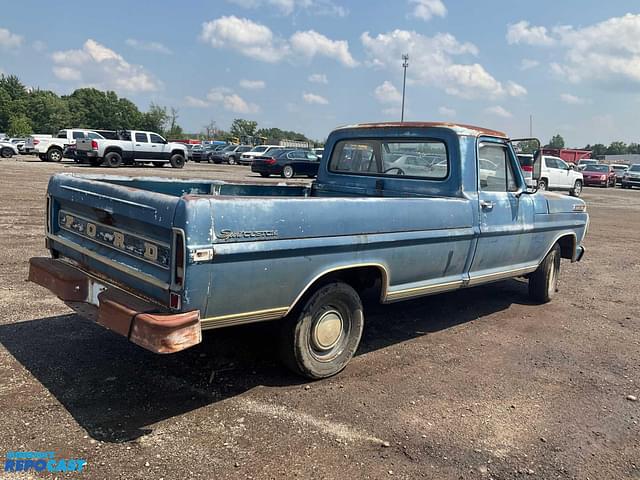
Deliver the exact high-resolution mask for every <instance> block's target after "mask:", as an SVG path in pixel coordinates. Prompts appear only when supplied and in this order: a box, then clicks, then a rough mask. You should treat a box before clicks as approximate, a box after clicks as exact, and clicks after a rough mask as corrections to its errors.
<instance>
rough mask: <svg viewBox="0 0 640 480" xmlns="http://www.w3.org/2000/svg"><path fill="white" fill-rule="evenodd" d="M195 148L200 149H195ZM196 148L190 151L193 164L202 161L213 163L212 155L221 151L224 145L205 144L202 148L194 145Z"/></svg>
mask: <svg viewBox="0 0 640 480" xmlns="http://www.w3.org/2000/svg"><path fill="white" fill-rule="evenodd" d="M196 147H200V148H198V149H196ZM196 147H193V150H192V151H191V153H192V155H193V161H194V162H196V163H200V162H201V161H202V162H209V163H213V156H214V154H216V153H218V152H220V151H222V150H223V149H224V148H225V147H226V145H212V144H207V145H202V146H199V145H196Z"/></svg>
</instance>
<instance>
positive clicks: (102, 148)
mask: <svg viewBox="0 0 640 480" xmlns="http://www.w3.org/2000/svg"><path fill="white" fill-rule="evenodd" d="M118 137H119V139H118V140H111V139H105V138H97V139H90V138H85V139H81V140H78V142H77V143H76V158H77V159H78V161H79V162H80V163H89V164H91V165H93V166H96V167H97V166H98V165H106V166H107V167H119V166H121V165H123V164H124V165H133V164H134V163H147V162H150V163H152V164H153V165H154V166H155V167H162V166H164V165H165V164H166V163H169V164H171V166H172V167H173V168H182V167H184V163H185V161H186V159H187V158H188V152H189V151H188V150H187V147H186V146H185V145H184V144H183V143H172V142H167V141H166V140H165V139H164V138H163V137H161V136H160V135H158V134H157V133H153V132H142V131H138V130H123V131H121V132H118Z"/></svg>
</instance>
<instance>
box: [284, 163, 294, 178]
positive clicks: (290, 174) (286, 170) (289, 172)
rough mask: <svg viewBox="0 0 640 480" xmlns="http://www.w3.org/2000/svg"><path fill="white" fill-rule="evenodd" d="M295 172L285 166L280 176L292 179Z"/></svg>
mask: <svg viewBox="0 0 640 480" xmlns="http://www.w3.org/2000/svg"><path fill="white" fill-rule="evenodd" d="M295 174H296V172H295V170H294V169H293V167H292V166H291V165H285V166H284V168H283V169H282V176H283V177H284V178H293V177H294V176H295Z"/></svg>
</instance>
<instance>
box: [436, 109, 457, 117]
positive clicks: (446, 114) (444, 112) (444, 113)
mask: <svg viewBox="0 0 640 480" xmlns="http://www.w3.org/2000/svg"><path fill="white" fill-rule="evenodd" d="M438 113H439V114H440V115H442V116H443V117H446V118H451V117H455V116H456V113H457V112H456V111H455V110H454V109H453V108H449V107H440V108H439V109H438Z"/></svg>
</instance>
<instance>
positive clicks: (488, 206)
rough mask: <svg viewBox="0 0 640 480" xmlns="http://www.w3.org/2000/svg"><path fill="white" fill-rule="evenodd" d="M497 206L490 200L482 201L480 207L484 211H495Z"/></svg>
mask: <svg viewBox="0 0 640 480" xmlns="http://www.w3.org/2000/svg"><path fill="white" fill-rule="evenodd" d="M495 206H496V204H495V203H494V202H492V201H490V200H480V207H482V209H483V210H493V207H495Z"/></svg>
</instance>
